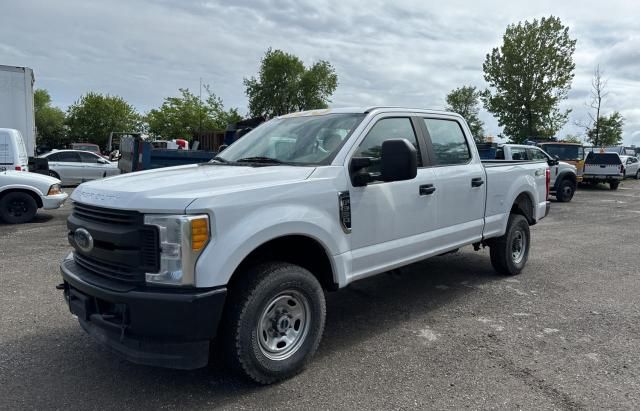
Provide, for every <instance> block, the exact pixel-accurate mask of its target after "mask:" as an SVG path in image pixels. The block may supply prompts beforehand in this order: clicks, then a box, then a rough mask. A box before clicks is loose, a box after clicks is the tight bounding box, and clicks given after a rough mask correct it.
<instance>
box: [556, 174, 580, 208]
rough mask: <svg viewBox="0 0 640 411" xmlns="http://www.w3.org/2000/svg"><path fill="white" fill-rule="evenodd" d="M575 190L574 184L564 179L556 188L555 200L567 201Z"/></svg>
mask: <svg viewBox="0 0 640 411" xmlns="http://www.w3.org/2000/svg"><path fill="white" fill-rule="evenodd" d="M575 192H576V185H575V183H573V182H572V181H571V180H569V179H564V180H562V181H561V182H560V185H559V186H558V189H557V190H556V200H558V201H559V202H561V203H565V202H569V201H571V199H572V198H573V194H574V193H575Z"/></svg>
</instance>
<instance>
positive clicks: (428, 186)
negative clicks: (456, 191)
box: [420, 184, 436, 196]
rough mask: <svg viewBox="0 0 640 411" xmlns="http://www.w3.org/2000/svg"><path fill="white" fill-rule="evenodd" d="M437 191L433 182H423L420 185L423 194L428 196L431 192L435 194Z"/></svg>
mask: <svg viewBox="0 0 640 411" xmlns="http://www.w3.org/2000/svg"><path fill="white" fill-rule="evenodd" d="M435 191H436V188H435V187H434V186H433V184H423V185H421V186H420V195H421V196H428V195H430V194H433V193H434V192H435Z"/></svg>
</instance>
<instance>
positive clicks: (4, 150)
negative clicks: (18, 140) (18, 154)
mask: <svg viewBox="0 0 640 411" xmlns="http://www.w3.org/2000/svg"><path fill="white" fill-rule="evenodd" d="M9 150H10V147H9V136H7V134H6V133H2V132H0V166H1V165H3V164H4V165H7V164H13V153H12V152H11V151H9ZM0 171H3V170H1V169H0Z"/></svg>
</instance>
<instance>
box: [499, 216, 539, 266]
mask: <svg viewBox="0 0 640 411" xmlns="http://www.w3.org/2000/svg"><path fill="white" fill-rule="evenodd" d="M530 244H531V234H530V232H529V222H528V221H527V219H526V218H525V217H524V216H522V215H520V214H511V215H509V222H508V223H507V232H506V233H505V234H504V235H503V236H502V237H499V238H496V239H495V240H494V241H493V242H492V243H491V244H490V246H489V249H490V254H491V265H493V268H494V269H495V270H496V271H497V272H498V273H500V274H503V275H516V274H520V271H522V269H523V268H524V266H525V264H526V263H527V259H528V258H529V248H530Z"/></svg>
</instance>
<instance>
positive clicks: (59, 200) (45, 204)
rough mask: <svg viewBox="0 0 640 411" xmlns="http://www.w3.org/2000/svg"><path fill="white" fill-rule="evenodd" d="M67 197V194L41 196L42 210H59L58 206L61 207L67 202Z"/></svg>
mask: <svg viewBox="0 0 640 411" xmlns="http://www.w3.org/2000/svg"><path fill="white" fill-rule="evenodd" d="M67 197H69V194H67V193H60V194H54V195H50V196H42V197H41V198H42V208H44V209H45V210H53V209H56V208H60V206H61V205H63V204H64V202H65V201H66V200H67Z"/></svg>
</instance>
